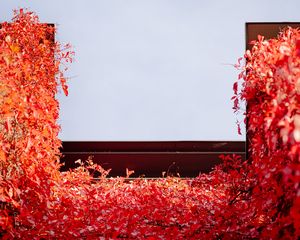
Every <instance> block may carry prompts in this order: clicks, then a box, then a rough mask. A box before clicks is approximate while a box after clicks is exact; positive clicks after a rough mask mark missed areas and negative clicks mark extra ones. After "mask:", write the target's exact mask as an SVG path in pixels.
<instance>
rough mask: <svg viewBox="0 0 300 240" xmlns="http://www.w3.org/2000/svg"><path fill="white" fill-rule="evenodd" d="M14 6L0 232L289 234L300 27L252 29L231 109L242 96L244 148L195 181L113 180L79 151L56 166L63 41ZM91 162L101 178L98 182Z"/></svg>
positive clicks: (298, 143)
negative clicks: (75, 158)
mask: <svg viewBox="0 0 300 240" xmlns="http://www.w3.org/2000/svg"><path fill="white" fill-rule="evenodd" d="M54 31H55V29H54V27H53V26H51V25H47V24H41V23H39V20H38V18H37V16H36V15H35V14H33V13H31V12H23V11H22V10H19V11H16V12H15V16H14V18H13V21H12V23H3V24H2V25H1V29H0V96H1V97H0V236H2V238H3V239H120V238H126V239H253V238H256V239H258V238H259V239H280V238H284V239H297V238H298V237H299V236H300V217H299V216H300V212H299V211H300V208H299V205H300V190H299V180H300V166H299V157H300V154H299V153H300V58H299V56H300V31H299V30H296V29H291V28H287V29H286V30H285V31H284V32H282V33H281V34H280V35H279V36H278V39H271V40H264V39H263V37H259V39H258V41H257V42H255V43H254V47H253V49H252V50H251V51H247V52H246V54H245V57H244V58H245V60H246V63H245V65H243V66H240V65H239V66H238V67H239V68H240V69H241V74H240V75H239V76H240V79H239V80H238V81H237V82H236V83H235V84H234V96H233V101H234V104H235V105H234V109H235V111H238V109H239V104H240V103H241V102H242V101H246V102H247V103H248V105H247V108H248V111H247V114H246V119H247V121H248V130H249V136H251V138H250V140H251V143H250V153H251V155H250V158H249V159H248V160H247V161H242V160H241V159H240V157H239V156H236V155H233V156H220V157H221V158H222V160H223V163H222V164H221V165H219V166H216V168H215V169H214V170H213V171H212V172H211V173H209V174H201V175H199V177H197V178H195V179H191V180H183V179H178V178H163V179H160V180H147V179H136V180H131V181H128V180H126V179H124V178H122V177H120V178H114V179H110V178H107V177H106V174H107V172H106V171H105V170H104V169H103V168H101V166H99V165H96V164H94V163H92V162H91V161H86V162H85V163H81V164H80V166H79V167H78V168H76V169H74V170H72V171H69V172H63V173H61V172H60V171H59V168H60V164H59V157H60V152H59V148H60V146H61V142H60V140H59V139H58V132H59V125H58V124H57V119H58V112H59V105H58V101H57V100H56V99H55V95H56V93H57V91H58V87H59V85H60V86H62V89H63V91H64V92H65V93H66V94H67V87H66V85H65V78H64V71H65V70H66V69H65V64H66V63H68V62H70V61H72V55H73V54H72V51H71V50H70V48H69V46H68V45H66V46H61V45H59V44H58V43H54V38H53V36H54ZM91 171H93V172H95V171H96V172H98V173H99V174H100V175H101V176H102V177H101V178H100V179H99V180H97V181H94V179H93V176H92V175H91V174H90V173H91Z"/></svg>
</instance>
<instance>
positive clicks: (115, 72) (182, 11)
mask: <svg viewBox="0 0 300 240" xmlns="http://www.w3.org/2000/svg"><path fill="white" fill-rule="evenodd" d="M18 7H29V9H30V10H32V11H34V12H36V13H37V14H38V15H39V17H40V20H41V21H42V22H50V23H56V24H58V31H59V32H58V36H57V39H58V40H59V41H61V42H65V43H67V42H70V43H71V44H72V45H73V46H74V50H75V52H76V57H75V60H76V61H75V63H74V64H73V65H72V66H71V69H70V71H69V72H68V74H67V75H68V76H69V77H72V78H71V80H70V81H69V96H68V97H64V96H62V95H59V96H58V98H59V100H60V106H61V111H60V124H61V126H62V132H61V134H60V137H61V139H62V140H73V141H74V140H78V141H80V140H81V141H83V140H96V141H97V140H98V141H101V140H103V141H108V140H244V138H245V136H239V135H238V134H237V131H236V125H235V120H236V116H235V115H234V114H233V112H232V103H231V101H230V98H231V96H232V84H233V82H234V81H235V79H236V76H237V74H238V72H237V71H236V70H235V69H234V68H233V67H232V66H230V65H229V64H234V63H236V61H237V59H238V58H239V57H240V56H241V55H243V52H244V47H245V22H277V21H279V22H282V21H293V22H297V21H298V22H300V14H299V9H300V1H297V0H294V1H289V0H285V1H282V0H281V1H279V0H278V1H276V0H268V1H263V0H251V1H241V0H235V1H234V0H231V1H229V0H226V1H225V0H224V1H221V0H219V1H217V0H206V1H204V0H202V1H200V0H198V1H196V0H184V1H183V0H180V1H179V0H169V1H167V0H148V1H143V0H106V1H101V0H85V1H84V0H81V1H79V0H77V1H76V0H51V1H41V0H31V1H25V0H23V1H20V0H19V1H16V0H0V21H1V22H3V21H9V20H10V19H11V17H12V10H13V9H15V8H18Z"/></svg>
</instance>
